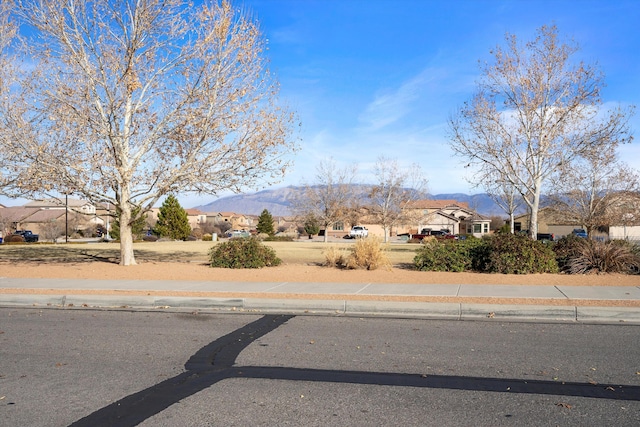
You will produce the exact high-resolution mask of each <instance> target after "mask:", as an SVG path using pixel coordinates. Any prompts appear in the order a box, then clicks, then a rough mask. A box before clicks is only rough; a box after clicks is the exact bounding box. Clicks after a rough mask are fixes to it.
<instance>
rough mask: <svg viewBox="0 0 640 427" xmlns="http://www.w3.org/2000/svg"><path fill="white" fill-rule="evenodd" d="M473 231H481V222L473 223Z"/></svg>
mask: <svg viewBox="0 0 640 427" xmlns="http://www.w3.org/2000/svg"><path fill="white" fill-rule="evenodd" d="M473 232H474V233H482V224H473Z"/></svg>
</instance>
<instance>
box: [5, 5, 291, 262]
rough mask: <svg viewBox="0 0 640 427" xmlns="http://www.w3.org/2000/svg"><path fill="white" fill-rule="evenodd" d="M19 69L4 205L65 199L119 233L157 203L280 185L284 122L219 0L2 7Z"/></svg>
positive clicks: (254, 27) (262, 62)
mask: <svg viewBox="0 0 640 427" xmlns="http://www.w3.org/2000/svg"><path fill="white" fill-rule="evenodd" d="M15 3H16V9H15V15H16V16H19V17H20V18H21V20H22V22H23V24H24V25H25V26H28V27H29V28H28V29H27V30H26V31H24V34H25V37H26V38H27V40H26V43H23V46H24V48H25V50H24V51H23V52H22V53H23V54H24V55H25V57H28V58H29V59H30V60H31V61H33V68H32V69H31V68H30V69H29V73H28V75H25V76H23V78H22V79H21V81H20V85H19V86H18V87H16V88H14V90H12V92H11V96H10V99H9V101H6V102H4V103H2V104H1V107H0V108H2V110H1V111H0V116H3V117H4V118H5V119H4V120H3V122H2V124H1V125H0V135H1V136H0V138H2V150H1V152H0V160H1V163H2V166H0V167H2V168H3V172H5V174H6V175H8V176H10V177H13V178H14V181H13V185H12V187H11V191H12V192H13V193H20V192H30V193H43V192H58V193H60V194H65V193H68V194H77V195H82V196H84V197H86V198H87V199H89V200H91V201H93V202H94V203H99V202H102V203H111V204H113V205H115V207H116V209H117V211H118V212H119V214H120V217H119V218H120V241H121V246H120V263H121V264H122V265H130V264H135V258H134V254H133V245H132V243H133V237H132V233H131V225H132V223H133V222H134V221H135V219H136V218H133V217H132V213H133V212H134V210H135V209H136V208H137V209H138V212H140V214H144V213H145V212H146V211H148V210H149V209H150V208H152V207H153V206H154V204H155V203H156V202H157V201H158V200H159V199H160V198H161V197H162V196H163V195H165V194H168V193H176V192H182V193H188V192H197V193H206V194H217V193H219V192H220V191H222V190H233V191H241V190H242V189H244V188H251V187H254V186H256V185H268V184H272V183H275V182H278V181H280V180H281V179H282V176H283V174H284V172H285V171H286V169H287V167H288V161H287V160H286V159H285V155H286V154H288V153H289V152H291V150H292V149H295V148H296V147H295V143H294V142H293V141H292V139H291V134H292V132H291V131H292V124H293V120H294V116H293V115H292V114H291V113H290V112H288V111H287V109H286V108H285V107H283V106H281V105H279V104H278V100H277V93H278V85H277V82H276V81H275V78H274V77H273V76H272V75H271V73H270V72H269V70H268V69H267V67H266V65H267V63H266V59H265V58H264V51H265V41H264V39H263V37H262V35H261V33H260V30H259V25H258V23H257V22H255V21H254V20H252V19H250V18H249V17H248V16H247V15H246V14H245V13H244V12H242V11H239V10H238V9H236V8H234V7H232V5H231V4H230V3H229V2H228V1H226V0H223V1H222V2H220V3H218V2H217V1H215V2H214V1H207V0H205V1H204V2H203V3H202V4H201V5H198V6H194V5H192V4H191V2H189V1H186V0H96V1H91V2H87V1H84V0H62V1H61V0H15Z"/></svg>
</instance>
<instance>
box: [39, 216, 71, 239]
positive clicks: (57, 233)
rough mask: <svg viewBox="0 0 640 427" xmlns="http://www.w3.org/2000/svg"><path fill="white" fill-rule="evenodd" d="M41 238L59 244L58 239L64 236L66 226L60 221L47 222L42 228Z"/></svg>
mask: <svg viewBox="0 0 640 427" xmlns="http://www.w3.org/2000/svg"><path fill="white" fill-rule="evenodd" d="M40 230H41V231H40V236H41V237H42V238H44V239H45V240H51V241H52V242H53V243H58V238H59V237H61V236H63V235H64V232H65V224H64V223H63V222H60V221H58V220H55V219H54V220H51V221H47V222H46V223H44V224H42V226H41V227H40Z"/></svg>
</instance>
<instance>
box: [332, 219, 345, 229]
mask: <svg viewBox="0 0 640 427" xmlns="http://www.w3.org/2000/svg"><path fill="white" fill-rule="evenodd" d="M343 230H344V223H343V222H342V221H338V222H336V223H335V224H333V231H343Z"/></svg>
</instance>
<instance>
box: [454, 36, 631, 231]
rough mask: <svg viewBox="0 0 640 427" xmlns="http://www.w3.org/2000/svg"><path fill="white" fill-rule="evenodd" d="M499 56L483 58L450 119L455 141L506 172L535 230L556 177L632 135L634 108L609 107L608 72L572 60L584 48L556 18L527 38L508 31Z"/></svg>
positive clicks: (474, 161) (474, 158) (466, 154)
mask: <svg viewBox="0 0 640 427" xmlns="http://www.w3.org/2000/svg"><path fill="white" fill-rule="evenodd" d="M506 42H507V45H506V47H505V48H502V47H497V48H496V49H495V50H494V51H492V52H491V53H492V54H493V59H494V61H493V63H492V64H485V65H483V66H481V70H482V79H481V81H480V82H479V84H478V92H477V93H476V94H475V96H474V97H473V99H472V100H471V101H470V102H468V103H465V104H464V106H463V107H462V108H461V109H460V110H459V111H458V113H457V114H456V115H455V116H454V117H452V118H451V119H450V121H449V125H450V126H449V128H450V139H451V148H452V149H453V150H454V152H455V153H456V154H458V155H459V156H461V157H462V158H464V159H465V162H469V165H476V166H480V168H481V169H483V170H484V171H486V170H493V171H496V172H499V173H500V175H501V177H503V178H504V180H505V181H506V182H508V183H509V184H511V185H513V187H514V188H516V189H517V190H518V192H519V193H520V195H521V196H522V197H523V200H524V202H525V203H526V204H527V207H528V209H529V210H530V212H531V224H530V227H529V233H530V235H531V237H532V238H533V239H535V238H536V234H537V228H538V220H537V218H538V209H539V206H540V195H541V194H542V190H543V188H544V186H545V184H547V183H548V180H549V178H550V177H551V176H552V175H553V174H555V173H558V172H559V171H562V170H563V169H564V168H567V167H568V166H569V165H570V164H571V163H572V162H573V161H574V159H575V158H576V157H578V156H579V155H581V154H582V153H583V152H584V151H585V150H593V149H598V148H600V149H604V148H605V147H608V146H610V147H615V146H617V145H618V144H620V143H624V142H628V141H630V139H631V137H630V132H629V127H628V120H629V117H630V115H631V113H632V110H631V109H623V108H621V107H620V108H617V109H614V110H610V111H602V109H601V108H600V107H601V98H600V89H601V88H602V87H603V85H604V76H603V74H602V73H601V72H600V71H599V70H598V69H597V68H596V67H595V66H591V65H588V64H584V63H582V62H581V63H578V64H575V63H572V62H571V59H572V55H573V54H574V53H575V52H576V51H577V47H576V46H575V45H573V44H568V43H562V42H561V41H560V40H559V38H558V32H557V29H556V27H555V26H551V27H547V26H543V27H541V28H540V29H539V30H538V32H537V36H536V38H535V39H534V40H533V41H530V42H528V43H527V44H526V45H524V46H522V45H521V44H520V43H518V41H517V39H516V37H515V36H513V35H507V38H506Z"/></svg>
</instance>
